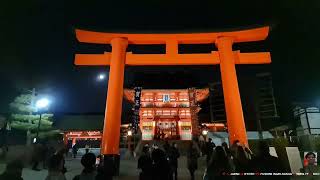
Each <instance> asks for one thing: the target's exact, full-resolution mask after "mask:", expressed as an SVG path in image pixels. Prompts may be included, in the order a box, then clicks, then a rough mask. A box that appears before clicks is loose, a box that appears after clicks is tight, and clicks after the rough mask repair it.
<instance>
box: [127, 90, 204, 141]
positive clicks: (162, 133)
mask: <svg viewBox="0 0 320 180" xmlns="http://www.w3.org/2000/svg"><path fill="white" fill-rule="evenodd" d="M134 95H135V90H133V89H126V90H124V97H125V99H126V100H128V101H129V102H131V103H134V101H135V99H134V98H135V97H134ZM208 96H209V89H207V88H206V89H195V88H189V89H166V90H161V89H142V90H141V96H140V109H139V118H140V124H139V126H140V130H141V133H142V140H153V139H175V140H191V139H192V136H193V135H199V121H198V112H199V111H200V110H201V108H200V106H199V103H201V102H202V101H203V100H205V99H206V98H207V97H208Z"/></svg>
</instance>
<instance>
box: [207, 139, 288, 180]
mask: <svg viewBox="0 0 320 180" xmlns="http://www.w3.org/2000/svg"><path fill="white" fill-rule="evenodd" d="M206 147H207V148H210V149H207V151H206V153H207V154H206V155H207V169H206V172H205V175H204V180H213V179H230V180H231V179H250V176H236V177H234V176H230V174H231V173H256V172H259V173H283V172H286V170H285V168H284V167H283V166H282V162H281V161H280V160H279V159H278V158H277V157H274V156H272V155H270V152H269V145H268V144H267V142H265V141H261V142H259V145H258V154H254V153H253V152H252V151H251V150H250V149H249V148H248V147H247V146H246V145H243V144H240V142H239V141H238V140H236V141H234V143H233V144H232V145H231V147H228V144H227V143H222V144H221V146H215V144H214V143H213V142H211V139H210V138H209V141H208V142H207V146H206ZM212 148H213V150H212ZM228 175H229V176H228ZM254 178H256V177H254ZM261 178H263V177H261ZM267 178H270V177H267ZM285 178H286V177H282V179H285Z"/></svg>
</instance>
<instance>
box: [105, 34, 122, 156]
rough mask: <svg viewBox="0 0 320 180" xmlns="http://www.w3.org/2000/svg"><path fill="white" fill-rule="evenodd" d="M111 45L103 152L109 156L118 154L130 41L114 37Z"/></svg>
mask: <svg viewBox="0 0 320 180" xmlns="http://www.w3.org/2000/svg"><path fill="white" fill-rule="evenodd" d="M111 46H112V52H111V59H110V73H109V82H108V95H107V103H106V111H105V116H104V118H105V119H104V127H103V136H102V141H101V142H102V144H101V152H102V154H107V155H108V156H118V155H119V139H120V126H121V113H122V99H123V81H124V67H125V58H126V49H127V46H128V41H127V40H126V39H125V38H114V39H112V40H111Z"/></svg>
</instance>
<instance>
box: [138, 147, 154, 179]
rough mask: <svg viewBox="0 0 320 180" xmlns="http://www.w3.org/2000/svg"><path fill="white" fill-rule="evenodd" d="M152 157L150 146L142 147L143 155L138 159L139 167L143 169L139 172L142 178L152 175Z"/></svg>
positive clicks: (149, 177)
mask: <svg viewBox="0 0 320 180" xmlns="http://www.w3.org/2000/svg"><path fill="white" fill-rule="evenodd" d="M151 167H152V159H151V157H150V154H149V146H144V147H143V148H142V153H141V156H140V157H139V159H138V169H141V172H140V174H139V179H140V180H148V179H151V176H152V172H151V170H152V168H151Z"/></svg>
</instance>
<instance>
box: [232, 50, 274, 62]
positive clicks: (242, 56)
mask: <svg viewBox="0 0 320 180" xmlns="http://www.w3.org/2000/svg"><path fill="white" fill-rule="evenodd" d="M234 53H235V57H236V59H235V63H236V64H270V63H271V56H270V53H269V52H256V53H240V51H235V52H234Z"/></svg>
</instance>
